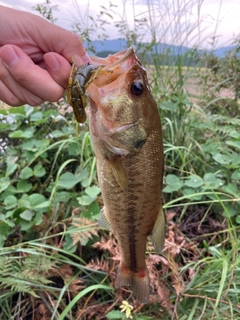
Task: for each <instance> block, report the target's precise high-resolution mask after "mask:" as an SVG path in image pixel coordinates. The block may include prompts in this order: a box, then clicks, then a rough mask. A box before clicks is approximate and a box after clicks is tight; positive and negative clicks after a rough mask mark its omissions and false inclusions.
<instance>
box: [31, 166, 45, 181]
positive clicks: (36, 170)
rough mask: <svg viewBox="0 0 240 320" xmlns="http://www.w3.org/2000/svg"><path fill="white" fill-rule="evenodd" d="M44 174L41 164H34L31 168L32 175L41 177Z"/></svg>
mask: <svg viewBox="0 0 240 320" xmlns="http://www.w3.org/2000/svg"><path fill="white" fill-rule="evenodd" d="M45 174H46V170H45V168H44V167H43V166H42V165H41V164H36V165H35V167H34V169H33V175H34V176H36V177H39V178H40V177H43V176H44V175H45Z"/></svg>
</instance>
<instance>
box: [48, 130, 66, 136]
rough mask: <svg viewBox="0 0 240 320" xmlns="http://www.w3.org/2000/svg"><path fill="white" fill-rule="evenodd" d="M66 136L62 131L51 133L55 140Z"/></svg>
mask: <svg viewBox="0 0 240 320" xmlns="http://www.w3.org/2000/svg"><path fill="white" fill-rule="evenodd" d="M64 135H65V134H64V133H63V132H62V131H60V130H54V131H52V132H51V136H52V137H53V138H59V137H62V136H64Z"/></svg>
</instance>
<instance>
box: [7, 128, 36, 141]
mask: <svg viewBox="0 0 240 320" xmlns="http://www.w3.org/2000/svg"><path fill="white" fill-rule="evenodd" d="M32 136H33V130H30V129H26V130H24V131H23V130H16V131H14V132H12V133H10V134H9V137H10V138H28V139H29V138H32Z"/></svg>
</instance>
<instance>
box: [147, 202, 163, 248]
mask: <svg viewBox="0 0 240 320" xmlns="http://www.w3.org/2000/svg"><path fill="white" fill-rule="evenodd" d="M165 233H166V232H165V216H164V212H163V209H162V207H161V209H160V211H159V214H158V217H157V220H156V222H155V225H154V227H153V230H152V232H151V234H150V239H151V241H152V244H153V246H154V248H155V250H156V251H157V253H158V254H159V253H161V251H162V249H163V247H164V242H165Z"/></svg>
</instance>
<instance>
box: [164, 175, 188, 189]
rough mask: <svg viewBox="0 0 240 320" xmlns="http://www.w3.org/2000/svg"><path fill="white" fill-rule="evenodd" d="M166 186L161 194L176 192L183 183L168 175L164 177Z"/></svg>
mask: <svg viewBox="0 0 240 320" xmlns="http://www.w3.org/2000/svg"><path fill="white" fill-rule="evenodd" d="M166 184H167V186H166V187H165V188H164V189H163V192H166V193H171V192H173V191H178V190H179V189H181V187H182V186H183V182H182V181H181V180H180V179H179V178H178V177H177V176H175V174H168V175H167V176H166Z"/></svg>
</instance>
